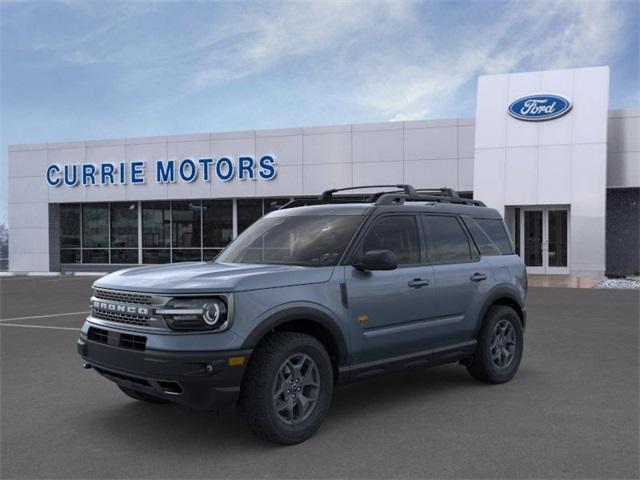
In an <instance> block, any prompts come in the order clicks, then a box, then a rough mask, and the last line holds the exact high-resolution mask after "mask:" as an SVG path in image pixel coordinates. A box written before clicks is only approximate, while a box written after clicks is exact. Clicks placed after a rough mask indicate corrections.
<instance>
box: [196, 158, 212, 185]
mask: <svg viewBox="0 0 640 480" xmlns="http://www.w3.org/2000/svg"><path fill="white" fill-rule="evenodd" d="M198 163H199V164H200V165H202V180H204V181H205V182H208V181H209V180H210V179H211V172H210V168H211V164H212V163H213V158H201V159H200V160H198Z"/></svg>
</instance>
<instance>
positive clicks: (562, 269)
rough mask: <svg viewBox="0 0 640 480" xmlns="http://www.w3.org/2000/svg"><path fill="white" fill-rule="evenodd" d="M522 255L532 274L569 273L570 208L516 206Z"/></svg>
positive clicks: (528, 270)
mask: <svg viewBox="0 0 640 480" xmlns="http://www.w3.org/2000/svg"><path fill="white" fill-rule="evenodd" d="M516 221H519V228H517V230H518V231H519V232H520V238H519V239H518V238H516V241H518V242H519V252H520V256H521V257H522V259H523V260H524V263H525V265H526V266H527V272H529V273H531V274H568V273H569V210H568V209H567V208H566V207H525V208H518V209H516Z"/></svg>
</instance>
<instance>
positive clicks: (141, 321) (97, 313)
mask: <svg viewBox="0 0 640 480" xmlns="http://www.w3.org/2000/svg"><path fill="white" fill-rule="evenodd" d="M92 316H93V317H94V318H99V319H100V320H108V321H110V322H117V323H125V324H127V325H138V326H140V327H148V326H149V325H150V323H149V317H145V316H142V315H132V314H129V313H122V312H111V311H108V310H98V309H94V310H93V313H92Z"/></svg>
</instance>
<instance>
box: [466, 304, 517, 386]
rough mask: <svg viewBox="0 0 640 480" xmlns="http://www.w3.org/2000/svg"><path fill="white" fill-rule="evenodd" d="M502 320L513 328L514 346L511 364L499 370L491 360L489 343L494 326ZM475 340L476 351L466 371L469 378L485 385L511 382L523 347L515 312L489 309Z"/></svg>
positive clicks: (497, 308)
mask: <svg viewBox="0 0 640 480" xmlns="http://www.w3.org/2000/svg"><path fill="white" fill-rule="evenodd" d="M503 320H506V321H507V322H508V323H509V324H510V325H511V328H513V333H514V336H515V341H516V345H515V351H514V353H513V359H512V360H511V362H510V363H509V364H508V365H507V366H505V367H502V368H500V367H498V366H497V365H496V363H494V360H493V359H492V352H491V341H492V336H493V334H494V331H495V330H496V325H498V324H499V323H501V322H503ZM477 340H478V344H477V347H476V351H475V353H474V354H473V357H472V358H471V360H470V361H469V363H468V364H467V370H468V371H469V373H470V374H471V376H472V377H474V378H476V379H477V380H480V381H483V382H487V383H505V382H508V381H509V380H511V379H512V378H513V377H514V375H515V374H516V372H517V371H518V367H519V366H520V361H521V359H522V350H523V346H524V343H523V335H522V322H521V320H520V316H519V315H518V314H517V313H516V311H515V310H514V309H513V308H511V307H507V306H504V305H498V306H494V307H491V308H490V309H489V311H488V312H487V314H486V315H485V318H484V321H483V323H482V327H481V328H480V333H479V334H478V338H477Z"/></svg>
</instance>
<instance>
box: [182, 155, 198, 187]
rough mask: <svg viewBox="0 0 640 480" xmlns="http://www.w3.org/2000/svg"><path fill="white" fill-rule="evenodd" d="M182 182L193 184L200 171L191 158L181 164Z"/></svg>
mask: <svg viewBox="0 0 640 480" xmlns="http://www.w3.org/2000/svg"><path fill="white" fill-rule="evenodd" d="M179 173H180V180H182V181H183V182H187V183H191V182H193V181H194V180H195V179H196V177H197V176H198V169H197V167H196V164H195V162H194V161H193V160H191V159H190V158H185V159H184V160H183V161H182V162H180V169H179Z"/></svg>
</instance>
